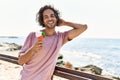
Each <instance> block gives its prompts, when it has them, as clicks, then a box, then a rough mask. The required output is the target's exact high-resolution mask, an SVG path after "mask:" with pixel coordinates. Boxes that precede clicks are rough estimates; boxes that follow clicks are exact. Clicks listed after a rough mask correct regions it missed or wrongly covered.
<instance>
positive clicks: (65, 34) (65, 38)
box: [61, 31, 70, 45]
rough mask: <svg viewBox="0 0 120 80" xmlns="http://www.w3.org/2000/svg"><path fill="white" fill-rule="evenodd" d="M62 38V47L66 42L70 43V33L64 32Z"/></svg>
mask: <svg viewBox="0 0 120 80" xmlns="http://www.w3.org/2000/svg"><path fill="white" fill-rule="evenodd" d="M61 36H62V40H63V42H62V45H64V44H65V43H66V42H68V41H70V40H69V39H67V36H68V31H65V32H62V33H61Z"/></svg>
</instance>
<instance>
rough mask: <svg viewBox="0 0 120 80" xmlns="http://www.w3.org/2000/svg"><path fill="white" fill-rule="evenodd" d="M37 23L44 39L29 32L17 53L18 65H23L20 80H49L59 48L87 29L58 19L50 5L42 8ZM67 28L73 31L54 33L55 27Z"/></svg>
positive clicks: (56, 13)
mask: <svg viewBox="0 0 120 80" xmlns="http://www.w3.org/2000/svg"><path fill="white" fill-rule="evenodd" d="M37 21H38V22H39V24H40V25H41V26H43V27H45V29H43V30H41V32H44V33H45V35H46V37H44V39H43V40H38V39H37V38H36V36H35V32H31V33H30V34H29V35H28V37H27V39H26V41H25V43H24V45H23V47H22V48H21V50H20V52H19V60H18V63H19V64H21V65H23V69H22V71H21V79H20V80H51V76H52V75H53V72H54V69H55V65H56V61H57V57H58V55H59V54H58V52H59V50H60V48H61V47H62V46H63V45H64V44H65V43H66V42H67V41H70V40H72V39H73V38H75V37H77V36H79V35H80V34H81V33H83V32H84V31H85V30H86V29H87V25H82V24H76V23H72V22H68V21H64V20H63V19H60V17H59V12H58V10H56V9H54V8H53V7H52V6H50V5H46V6H44V7H42V8H41V9H40V10H39V12H38V14H37ZM56 26H58V27H62V26H69V27H72V28H73V29H71V30H69V31H65V32H56V31H55V27H56Z"/></svg>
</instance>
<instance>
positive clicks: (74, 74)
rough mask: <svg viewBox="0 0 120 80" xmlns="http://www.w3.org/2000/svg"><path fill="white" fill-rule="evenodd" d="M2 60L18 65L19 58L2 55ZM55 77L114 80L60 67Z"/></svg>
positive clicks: (75, 79)
mask: <svg viewBox="0 0 120 80" xmlns="http://www.w3.org/2000/svg"><path fill="white" fill-rule="evenodd" d="M0 59H1V60H5V61H8V62H12V63H15V64H18V62H17V61H18V58H17V57H13V56H8V55H3V54H0ZM18 65H19V64H18ZM54 75H56V76H59V77H62V78H66V79H68V80H113V79H110V78H106V77H102V76H100V75H94V74H89V73H85V72H82V71H76V70H70V69H66V68H62V67H58V66H56V67H55V71H54Z"/></svg>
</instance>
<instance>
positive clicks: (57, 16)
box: [36, 5, 60, 27]
mask: <svg viewBox="0 0 120 80" xmlns="http://www.w3.org/2000/svg"><path fill="white" fill-rule="evenodd" d="M46 9H51V10H52V11H53V12H54V14H55V17H56V19H57V24H56V26H58V24H59V21H60V16H59V14H60V13H59V11H58V10H56V9H55V8H54V7H52V6H51V5H45V6H43V7H41V8H40V10H39V12H38V13H37V15H36V20H37V22H38V23H39V25H41V26H42V27H45V25H44V22H43V12H44V11H45V10H46Z"/></svg>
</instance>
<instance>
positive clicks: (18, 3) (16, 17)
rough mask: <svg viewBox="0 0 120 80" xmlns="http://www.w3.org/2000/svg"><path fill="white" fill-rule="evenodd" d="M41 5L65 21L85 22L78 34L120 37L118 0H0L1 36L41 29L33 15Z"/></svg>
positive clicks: (65, 27) (26, 33)
mask: <svg viewBox="0 0 120 80" xmlns="http://www.w3.org/2000/svg"><path fill="white" fill-rule="evenodd" d="M44 5H52V6H54V7H55V8H56V9H58V10H59V12H60V17H61V18H62V19H64V20H65V21H70V22H74V23H80V24H87V25H88V29H87V30H86V31H85V32H84V33H82V34H81V37H87V38H120V0H0V36H27V35H28V33H30V32H31V31H37V30H39V29H41V26H39V25H38V23H37V22H36V14H37V12H38V11H39V9H40V8H41V7H42V6H44ZM69 29H70V28H69V27H68V26H63V27H60V28H57V30H58V31H66V30H69Z"/></svg>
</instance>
